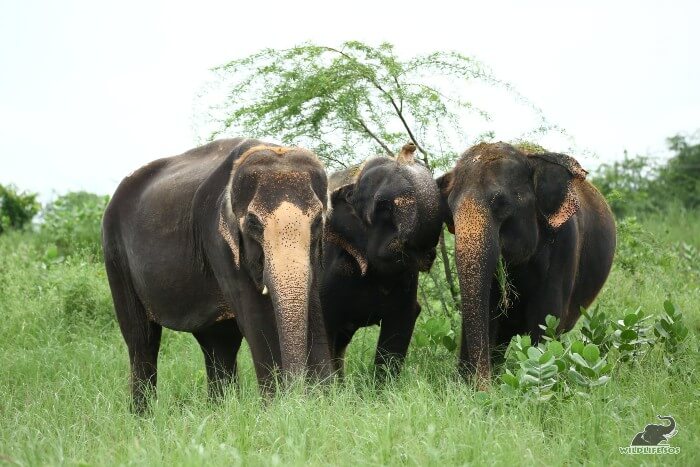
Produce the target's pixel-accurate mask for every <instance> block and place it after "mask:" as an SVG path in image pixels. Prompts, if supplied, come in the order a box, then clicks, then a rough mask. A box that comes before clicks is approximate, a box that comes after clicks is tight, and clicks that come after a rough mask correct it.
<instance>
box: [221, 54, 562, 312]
mask: <svg viewBox="0 0 700 467" xmlns="http://www.w3.org/2000/svg"><path fill="white" fill-rule="evenodd" d="M214 71H215V72H216V73H217V75H218V77H219V80H220V84H221V85H222V87H221V89H223V90H224V92H225V97H224V98H223V102H219V103H217V105H215V106H213V107H212V108H210V109H209V111H210V115H209V119H210V120H211V122H210V123H211V124H212V125H213V131H212V132H211V134H210V135H209V139H214V138H215V137H217V136H220V135H222V134H224V133H228V132H231V131H232V130H234V131H235V132H236V133H238V132H240V133H243V134H245V135H250V136H254V137H270V136H273V137H274V138H275V139H279V140H281V141H282V142H283V143H284V144H294V145H300V146H304V147H307V148H309V149H312V150H313V151H314V152H316V154H318V155H319V157H321V158H322V159H324V160H325V161H326V163H327V165H330V166H332V167H344V166H347V165H349V164H352V163H355V162H358V161H360V160H364V159H365V158H366V157H367V156H370V155H374V154H378V153H379V154H386V155H389V156H393V155H394V151H395V150H397V149H399V148H400V147H401V146H402V145H403V144H404V143H406V142H407V141H411V142H413V143H414V144H415V145H416V147H417V149H418V151H419V153H420V158H421V159H422V161H423V163H425V165H426V166H427V167H429V168H430V169H431V170H436V169H437V170H445V169H447V168H449V167H451V166H452V164H453V162H454V160H455V159H456V157H457V152H456V151H455V148H459V149H462V148H464V147H466V142H467V141H469V140H470V139H469V138H468V137H467V135H466V132H465V129H466V128H467V127H468V125H469V123H468V122H469V119H472V120H473V119H477V120H481V121H488V119H489V117H490V116H489V114H488V113H487V112H486V111H485V110H483V109H480V108H478V107H477V106H475V105H473V104H472V102H471V100H470V99H468V98H467V96H466V94H467V91H468V89H469V88H468V86H467V85H468V84H469V83H472V82H479V83H481V84H486V85H488V86H491V87H494V88H500V89H502V90H505V91H506V92H507V93H509V94H510V95H511V96H513V97H514V98H515V99H516V100H517V101H518V102H520V103H525V104H527V105H530V104H529V103H528V102H527V101H526V100H525V99H524V98H522V97H521V96H520V95H519V94H518V93H517V92H515V91H514V90H513V89H512V88H511V86H510V85H508V84H507V83H504V82H502V81H500V80H498V79H496V78H495V77H494V76H493V75H492V74H491V72H489V71H488V70H487V69H486V68H485V67H484V66H483V65H482V64H481V63H479V62H478V61H476V60H475V59H473V58H470V57H467V56H464V55H461V54H458V53H454V52H435V53H431V54H428V55H421V56H417V57H413V58H410V59H407V60H402V59H400V58H399V57H398V56H397V54H396V53H395V51H394V48H393V46H392V45H391V44H388V43H383V44H381V45H379V46H378V47H371V46H369V45H366V44H363V43H361V42H357V41H350V42H345V43H344V44H342V46H341V47H340V48H334V47H327V46H319V45H314V44H304V45H300V46H297V47H293V48H290V49H285V50H276V49H265V50H262V51H261V52H259V53H256V54H253V55H251V56H248V57H245V58H242V59H237V60H233V61H231V62H228V63H226V64H224V65H222V66H219V67H217V68H215V69H214ZM535 113H536V114H537V115H538V118H540V126H539V129H540V130H542V131H545V130H546V129H548V128H551V126H549V125H548V124H547V123H546V122H545V121H544V119H543V118H541V112H539V111H538V110H536V111H535ZM492 137H493V134H492V133H488V132H487V133H485V134H481V135H475V137H472V138H471V139H472V141H476V140H478V139H490V138H492ZM440 250H441V260H442V261H441V262H442V264H443V268H444V272H445V277H446V279H447V282H448V284H449V287H450V294H451V296H452V299H453V300H454V301H455V303H456V301H457V299H458V291H457V286H456V283H455V280H454V278H453V275H452V272H451V268H450V258H449V254H448V251H447V248H446V246H445V242H444V238H443V237H442V236H441V239H440Z"/></svg>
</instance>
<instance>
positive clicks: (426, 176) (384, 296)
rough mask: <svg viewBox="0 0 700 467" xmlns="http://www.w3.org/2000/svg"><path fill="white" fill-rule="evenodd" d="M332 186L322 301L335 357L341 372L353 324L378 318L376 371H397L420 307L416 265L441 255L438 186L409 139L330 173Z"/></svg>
mask: <svg viewBox="0 0 700 467" xmlns="http://www.w3.org/2000/svg"><path fill="white" fill-rule="evenodd" d="M412 149H413V150H415V147H413V148H412ZM329 187H330V188H331V196H330V199H331V201H330V202H331V205H332V209H331V211H330V213H329V215H328V219H327V220H326V237H325V243H324V255H323V264H324V270H323V279H322V281H321V302H322V305H323V313H324V318H325V322H326V326H327V328H328V336H329V341H330V344H331V353H332V355H333V358H334V361H335V365H336V367H337V370H338V372H339V373H341V374H342V367H343V355H344V353H345V349H346V347H347V345H348V344H349V342H350V340H351V339H352V337H353V335H354V334H355V332H356V331H357V330H358V329H359V328H361V327H364V326H370V325H374V324H379V325H380V327H381V330H380V334H379V340H378V342H377V352H376V356H375V365H376V370H377V374H378V375H380V376H386V375H396V374H398V372H399V371H400V369H401V366H402V364H403V361H404V358H405V356H406V352H407V349H408V345H409V342H410V341H411V335H412V333H413V328H414V325H415V322H416V319H417V317H418V314H419V313H420V306H419V305H418V301H417V300H416V294H417V286H418V272H419V271H427V270H428V269H430V266H431V265H432V263H433V260H434V259H435V246H436V245H437V242H438V238H439V236H440V231H441V229H442V216H441V213H440V193H439V191H438V188H437V185H436V184H435V181H434V180H433V178H432V176H431V174H430V172H429V171H428V169H426V168H425V167H424V166H422V165H421V164H419V163H416V162H414V160H413V157H412V151H411V147H410V145H408V146H406V147H404V150H403V151H402V153H401V154H400V155H399V156H398V157H397V158H396V159H394V158H388V157H377V158H372V159H369V160H368V161H367V162H366V163H365V164H363V165H362V166H360V167H354V168H350V169H347V170H344V171H341V172H338V173H336V174H333V175H331V177H330V179H329Z"/></svg>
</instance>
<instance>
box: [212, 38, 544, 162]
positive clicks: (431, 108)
mask: <svg viewBox="0 0 700 467" xmlns="http://www.w3.org/2000/svg"><path fill="white" fill-rule="evenodd" d="M214 71H215V72H216V73H218V75H219V79H220V80H221V83H222V85H223V87H224V89H225V95H226V96H227V97H226V98H225V101H224V102H218V104H219V105H218V108H214V109H210V110H209V112H208V113H209V114H212V113H213V114H214V115H215V117H214V120H215V124H216V129H215V130H214V132H213V133H212V135H211V137H210V138H214V137H216V136H218V135H220V134H222V133H224V132H227V131H229V130H230V129H235V131H236V132H243V133H244V134H246V135H252V136H257V137H265V136H268V135H274V136H275V137H277V138H280V139H281V140H282V141H283V142H284V143H286V144H298V145H302V146H305V147H308V148H310V149H313V150H314V151H315V152H316V153H317V154H318V155H319V156H320V157H321V158H323V159H325V160H326V161H327V162H328V163H330V164H331V165H332V166H336V167H337V166H346V165H348V164H350V163H353V162H356V161H358V160H363V159H365V158H366V157H367V156H371V155H374V154H377V153H382V154H388V155H393V154H394V153H395V151H396V150H397V149H398V148H400V147H401V146H402V145H403V144H404V143H406V142H407V141H413V142H414V143H415V144H416V146H417V147H418V151H419V153H420V157H421V158H422V159H423V161H424V162H425V163H426V165H428V166H429V167H431V168H442V169H446V168H448V167H450V166H451V165H452V162H453V161H454V159H455V157H456V156H457V152H455V150H454V148H458V149H461V146H462V145H464V141H465V140H467V138H466V135H465V134H464V129H465V128H467V125H466V124H465V123H464V122H463V121H462V120H463V118H464V117H465V116H470V117H472V118H476V119H478V120H480V121H481V122H485V121H487V120H488V118H489V115H488V113H487V112H486V111H485V110H483V109H479V108H476V107H475V106H474V105H473V103H472V102H471V100H470V99H469V98H468V97H467V95H465V91H466V90H467V89H468V86H466V85H467V84H469V83H472V82H477V83H481V84H484V85H487V86H490V87H495V88H499V89H502V90H503V91H505V92H507V93H508V94H509V95H510V96H511V97H513V98H514V99H515V100H516V101H517V102H518V103H525V104H526V105H528V106H529V107H530V108H532V106H531V105H530V104H529V103H527V102H526V101H525V99H524V98H523V97H522V96H520V95H519V94H517V93H516V92H515V91H514V90H513V89H512V88H511V87H510V86H509V85H508V84H506V83H503V82H502V81H499V80H497V79H496V78H495V77H494V76H493V75H492V74H491V73H490V72H489V71H488V70H487V69H486V68H485V67H484V65H482V64H481V63H479V62H478V61H476V60H475V59H473V58H471V57H467V56H464V55H461V54H458V53H454V52H434V53H431V54H427V55H419V56H416V57H412V58H409V59H406V60H404V59H401V58H400V57H399V56H398V55H397V54H396V52H395V51H394V47H393V46H392V45H391V44H389V43H383V44H380V45H379V46H377V47H372V46H370V45H367V44H364V43H362V42H358V41H348V42H345V43H343V44H342V45H341V47H339V48H334V47H327V46H319V45H315V44H302V45H299V46H296V47H292V48H290V49H285V50H277V49H265V50H263V51H260V52H258V53H256V54H253V55H251V56H248V57H245V58H242V59H238V60H233V61H231V62H229V63H227V64H225V65H222V66H220V67H217V68H216V69H215V70H214ZM536 113H537V115H538V116H539V117H540V119H541V121H540V129H541V131H547V130H548V129H549V128H551V126H550V125H548V124H547V123H546V122H544V119H542V117H541V112H539V111H537V110H536ZM472 126H473V125H472ZM475 136H476V135H475Z"/></svg>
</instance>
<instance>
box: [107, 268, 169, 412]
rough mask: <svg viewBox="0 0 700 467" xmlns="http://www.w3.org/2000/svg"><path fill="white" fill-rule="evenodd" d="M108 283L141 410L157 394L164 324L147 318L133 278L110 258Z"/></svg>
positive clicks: (136, 408) (134, 397) (135, 408)
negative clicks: (133, 283)
mask: <svg viewBox="0 0 700 467" xmlns="http://www.w3.org/2000/svg"><path fill="white" fill-rule="evenodd" d="M107 264H108V267H107V274H108V277H109V285H110V288H111V290H112V298H113V299H114V309H115V312H116V315H117V321H118V322H119V328H120V330H121V332H122V336H123V337H124V341H125V342H126V346H127V348H128V350H129V364H130V366H131V378H130V379H131V404H132V405H131V409H132V410H133V411H134V412H136V413H139V414H142V413H144V412H146V410H147V409H148V396H149V395H155V392H156V383H157V376H158V374H157V373H158V351H159V349H160V337H161V334H162V332H163V328H162V327H161V326H160V325H159V324H158V323H155V322H153V321H151V320H149V319H148V315H147V313H146V309H145V307H144V306H143V304H142V303H141V301H140V300H139V298H138V297H137V296H136V292H135V291H134V289H133V286H132V285H131V280H130V279H129V278H128V276H126V275H125V274H124V273H123V271H122V270H121V269H120V268H118V266H115V264H114V263H112V262H109V261H108V262H107Z"/></svg>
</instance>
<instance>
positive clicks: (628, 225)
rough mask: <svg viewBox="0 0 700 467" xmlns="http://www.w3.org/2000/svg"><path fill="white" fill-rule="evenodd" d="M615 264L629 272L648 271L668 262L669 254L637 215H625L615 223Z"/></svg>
mask: <svg viewBox="0 0 700 467" xmlns="http://www.w3.org/2000/svg"><path fill="white" fill-rule="evenodd" d="M615 258H616V262H617V265H618V266H619V267H621V268H622V269H624V270H625V271H627V272H629V273H631V274H637V273H649V272H650V270H651V269H653V268H654V267H655V266H659V265H662V264H666V263H668V261H670V260H671V258H672V257H671V256H670V255H669V252H668V251H667V250H662V249H661V248H659V247H658V245H657V244H656V242H655V240H654V237H653V235H652V234H651V233H650V232H648V231H647V230H646V229H645V228H644V227H643V226H642V224H641V223H640V222H639V220H638V218H637V217H634V216H631V217H626V218H624V219H622V220H620V221H618V223H617V251H616V252H615Z"/></svg>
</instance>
